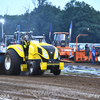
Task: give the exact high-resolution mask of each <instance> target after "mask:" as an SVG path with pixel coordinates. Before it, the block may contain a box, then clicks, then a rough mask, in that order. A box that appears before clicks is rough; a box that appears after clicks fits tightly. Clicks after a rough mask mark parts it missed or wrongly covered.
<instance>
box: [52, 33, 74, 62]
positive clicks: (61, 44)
mask: <svg viewBox="0 0 100 100" xmlns="http://www.w3.org/2000/svg"><path fill="white" fill-rule="evenodd" d="M68 37H69V33H68V32H54V45H55V46H56V47H57V48H58V51H59V55H60V56H59V57H60V58H59V59H60V60H61V61H65V62H71V61H72V60H73V59H74V51H75V49H74V48H71V47H69V38H68Z"/></svg>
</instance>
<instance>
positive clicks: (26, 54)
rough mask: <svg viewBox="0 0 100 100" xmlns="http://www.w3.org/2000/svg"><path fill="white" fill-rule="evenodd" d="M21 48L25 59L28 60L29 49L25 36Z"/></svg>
mask: <svg viewBox="0 0 100 100" xmlns="http://www.w3.org/2000/svg"><path fill="white" fill-rule="evenodd" d="M23 48H24V52H25V57H26V58H28V57H27V56H28V49H29V37H28V35H27V34H26V35H25V37H24V42H23Z"/></svg>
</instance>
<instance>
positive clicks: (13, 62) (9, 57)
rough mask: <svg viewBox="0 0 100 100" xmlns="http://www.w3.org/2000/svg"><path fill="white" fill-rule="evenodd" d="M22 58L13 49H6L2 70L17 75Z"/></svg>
mask: <svg viewBox="0 0 100 100" xmlns="http://www.w3.org/2000/svg"><path fill="white" fill-rule="evenodd" d="M22 63H23V59H22V58H21V57H20V56H19V55H18V54H17V52H16V51H15V50H13V49H9V50H7V52H6V54H5V57H4V70H5V73H6V74H7V75H19V74H20V72H21V69H20V65H21V64H22Z"/></svg>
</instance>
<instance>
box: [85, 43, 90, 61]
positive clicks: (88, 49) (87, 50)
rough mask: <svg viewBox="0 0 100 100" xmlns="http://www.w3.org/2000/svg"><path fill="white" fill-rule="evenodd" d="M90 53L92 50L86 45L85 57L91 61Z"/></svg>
mask: <svg viewBox="0 0 100 100" xmlns="http://www.w3.org/2000/svg"><path fill="white" fill-rule="evenodd" d="M89 52H90V48H89V47H88V44H86V45H85V56H87V57H88V60H89Z"/></svg>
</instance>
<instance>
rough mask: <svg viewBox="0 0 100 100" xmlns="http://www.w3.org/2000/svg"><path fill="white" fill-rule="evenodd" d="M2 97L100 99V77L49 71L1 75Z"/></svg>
mask: <svg viewBox="0 0 100 100" xmlns="http://www.w3.org/2000/svg"><path fill="white" fill-rule="evenodd" d="M98 67H99V66H98ZM0 98H8V99H11V100H100V78H99V77H93V76H88V77H86V76H85V77H82V76H71V75H59V76H54V75H53V74H47V73H45V74H44V75H43V76H6V75H0ZM0 100H1V99H0Z"/></svg>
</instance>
